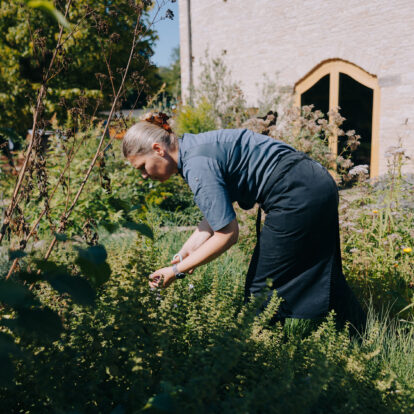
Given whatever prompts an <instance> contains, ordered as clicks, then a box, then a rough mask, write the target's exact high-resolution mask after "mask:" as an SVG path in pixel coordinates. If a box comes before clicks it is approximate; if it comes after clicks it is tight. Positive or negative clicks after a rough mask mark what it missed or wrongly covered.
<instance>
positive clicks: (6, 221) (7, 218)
mask: <svg viewBox="0 0 414 414" xmlns="http://www.w3.org/2000/svg"><path fill="white" fill-rule="evenodd" d="M71 3H72V0H69V2H68V4H67V6H66V11H65V17H67V15H68V12H69V8H70V5H71ZM62 35H63V26H60V30H59V36H58V40H57V45H56V47H55V50H54V51H53V56H52V59H51V60H50V64H49V68H48V70H47V72H46V75H45V76H44V78H43V82H42V86H41V87H40V90H39V93H38V96H37V102H36V110H35V112H34V115H33V126H32V134H31V136H30V143H29V147H28V148H27V152H26V156H25V159H24V163H23V166H22V168H21V170H20V173H19V177H18V179H17V182H16V185H15V187H14V191H13V196H12V199H11V201H10V205H9V207H8V209H7V210H6V213H5V217H4V222H3V226H2V229H1V231H0V244H1V242H2V240H3V237H4V235H5V233H6V228H7V226H8V225H9V223H10V218H11V216H12V214H13V210H14V208H15V207H16V205H17V203H16V200H17V196H18V194H19V192H20V188H21V186H22V183H23V179H24V176H25V174H26V171H27V168H28V165H29V162H30V158H31V155H32V150H33V144H34V142H35V137H36V127H37V121H38V117H39V114H40V108H41V105H42V102H43V99H44V97H45V96H46V92H47V88H46V85H47V78H48V76H49V73H50V71H51V69H52V67H53V64H54V62H55V59H56V56H57V53H58V49H59V45H60V42H61V40H62Z"/></svg>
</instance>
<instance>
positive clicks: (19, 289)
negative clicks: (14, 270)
mask: <svg viewBox="0 0 414 414" xmlns="http://www.w3.org/2000/svg"><path fill="white" fill-rule="evenodd" d="M0 302H1V303H4V304H6V305H9V306H30V305H32V304H34V300H33V294H32V293H31V292H30V290H29V289H27V288H26V287H25V286H23V285H21V284H19V283H15V282H12V281H10V280H0Z"/></svg>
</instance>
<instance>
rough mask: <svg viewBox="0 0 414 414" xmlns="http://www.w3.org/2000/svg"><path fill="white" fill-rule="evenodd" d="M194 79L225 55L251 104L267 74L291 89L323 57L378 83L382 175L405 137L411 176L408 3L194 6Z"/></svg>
mask: <svg viewBox="0 0 414 414" xmlns="http://www.w3.org/2000/svg"><path fill="white" fill-rule="evenodd" d="M179 8H180V42H181V70H182V85H183V86H182V87H183V95H184V96H186V92H187V91H188V85H189V70H188V68H189V53H188V26H187V21H188V19H187V0H179ZM191 20H192V51H193V53H192V54H193V73H194V75H193V78H194V82H195V84H197V78H198V76H199V73H200V61H201V60H202V59H203V57H204V55H205V51H206V50H207V49H208V50H209V53H210V56H217V55H221V54H222V53H225V54H224V55H223V56H224V59H225V62H226V64H227V65H228V67H229V68H230V70H231V72H232V75H233V79H234V80H237V81H239V82H240V85H241V88H242V89H243V91H244V93H245V95H246V98H247V100H248V103H249V104H250V105H252V106H254V105H255V103H256V102H257V99H258V93H259V90H258V88H257V83H258V82H260V81H261V80H262V75H263V74H264V73H266V74H267V75H268V76H269V77H275V79H277V81H278V82H279V84H280V85H292V86H293V85H294V84H295V83H296V82H297V81H298V80H299V79H301V78H302V77H303V76H305V75H306V74H307V73H308V72H309V71H310V70H311V69H313V68H314V67H315V66H316V65H318V64H319V63H320V62H321V61H324V60H326V59H335V58H340V59H344V60H347V61H349V62H352V63H354V64H356V65H358V66H360V67H361V68H363V69H364V70H366V71H367V72H369V73H370V74H373V75H376V76H377V77H378V81H379V85H380V89H381V105H380V138H379V152H380V174H381V173H383V172H385V170H386V158H385V152H386V150H387V148H388V147H389V146H391V145H396V143H397V141H398V138H399V137H401V138H402V139H403V144H404V147H405V148H406V149H407V150H408V155H409V156H410V157H411V160H410V161H409V165H408V166H407V168H406V171H411V172H414V3H413V0H393V1H391V0H367V1H365V2H361V1H360V0H347V1H343V0H290V1H288V0H255V1H249V0H227V1H224V0H208V1H206V0H191Z"/></svg>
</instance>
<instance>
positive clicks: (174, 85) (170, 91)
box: [159, 46, 181, 100]
mask: <svg viewBox="0 0 414 414" xmlns="http://www.w3.org/2000/svg"><path fill="white" fill-rule="evenodd" d="M171 61H172V63H171V65H170V66H169V67H163V66H161V67H160V68H159V75H160V77H161V79H162V81H163V82H164V83H165V94H166V97H167V99H168V100H171V99H173V98H175V99H177V98H178V97H179V96H180V95H181V67H180V48H179V46H177V47H176V48H174V49H173V51H172V53H171Z"/></svg>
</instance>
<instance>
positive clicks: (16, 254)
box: [9, 250, 27, 260]
mask: <svg viewBox="0 0 414 414" xmlns="http://www.w3.org/2000/svg"><path fill="white" fill-rule="evenodd" d="M25 256H27V253H26V252H24V251H23V250H9V260H14V259H21V258H22V257H25Z"/></svg>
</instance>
